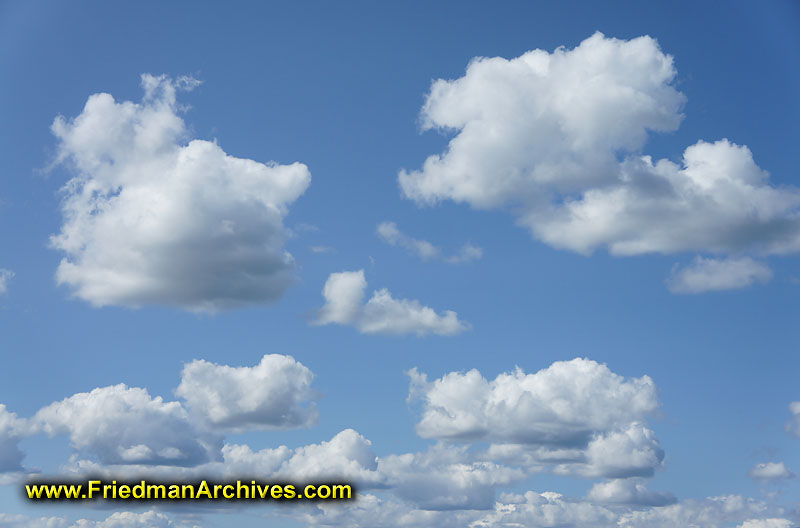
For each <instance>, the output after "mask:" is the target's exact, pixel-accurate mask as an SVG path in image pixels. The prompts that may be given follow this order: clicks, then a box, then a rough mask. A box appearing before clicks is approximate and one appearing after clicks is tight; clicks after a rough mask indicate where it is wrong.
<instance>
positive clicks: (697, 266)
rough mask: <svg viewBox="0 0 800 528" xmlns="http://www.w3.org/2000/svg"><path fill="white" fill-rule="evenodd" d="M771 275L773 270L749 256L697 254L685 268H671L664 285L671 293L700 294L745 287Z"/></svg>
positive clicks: (766, 279) (764, 279) (768, 278)
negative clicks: (709, 256) (704, 256)
mask: <svg viewBox="0 0 800 528" xmlns="http://www.w3.org/2000/svg"><path fill="white" fill-rule="evenodd" d="M771 278H772V271H770V269H769V268H768V267H767V266H766V265H764V264H762V263H761V262H757V261H755V260H753V259H751V258H748V257H743V258H735V259H706V258H702V257H697V258H696V259H695V260H694V262H693V263H692V264H691V265H690V266H688V267H686V268H677V267H676V268H674V269H673V271H672V275H671V276H670V277H669V279H667V286H668V287H669V290H670V291H671V292H673V293H702V292H707V291H719V290H734V289H739V288H746V287H747V286H750V285H751V284H753V283H755V282H762V283H763V282H768V281H769V280H770V279H771Z"/></svg>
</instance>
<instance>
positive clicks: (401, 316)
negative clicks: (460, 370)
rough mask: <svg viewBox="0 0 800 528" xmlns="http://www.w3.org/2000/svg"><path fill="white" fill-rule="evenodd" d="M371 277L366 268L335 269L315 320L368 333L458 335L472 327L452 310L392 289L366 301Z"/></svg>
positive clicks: (376, 293)
mask: <svg viewBox="0 0 800 528" xmlns="http://www.w3.org/2000/svg"><path fill="white" fill-rule="evenodd" d="M366 290H367V280H366V278H365V277H364V270H359V271H343V272H341V273H331V275H330V276H329V277H328V280H327V281H326V282H325V287H324V288H323V290H322V295H323V296H324V297H325V305H324V306H323V307H322V309H321V310H320V312H319V317H318V318H317V319H316V321H315V323H316V324H320V325H326V324H331V323H335V324H341V325H351V326H354V327H356V328H357V329H358V331H359V332H361V333H364V334H395V335H399V334H416V335H418V336H423V335H426V334H436V335H445V336H450V335H455V334H459V333H461V332H463V331H465V330H467V329H468V328H469V325H468V324H467V323H465V322H463V321H461V320H459V319H458V314H457V313H456V312H454V311H451V310H446V311H445V312H444V313H441V314H440V313H436V311H435V310H434V309H433V308H429V307H427V306H423V305H422V304H420V302H419V301H416V300H409V299H395V298H394V297H392V294H391V293H389V290H387V289H386V288H382V289H380V290H376V291H375V292H373V294H372V297H371V298H370V299H369V300H368V301H366V303H365V302H364V298H365V297H366Z"/></svg>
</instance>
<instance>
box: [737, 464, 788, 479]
mask: <svg viewBox="0 0 800 528" xmlns="http://www.w3.org/2000/svg"><path fill="white" fill-rule="evenodd" d="M747 475H748V476H749V477H751V478H754V479H759V480H782V479H790V478H793V477H794V473H792V472H791V471H789V468H787V467H786V465H785V464H784V463H783V462H765V463H763V464H756V465H755V466H753V467H752V468H751V469H750V471H748V472H747Z"/></svg>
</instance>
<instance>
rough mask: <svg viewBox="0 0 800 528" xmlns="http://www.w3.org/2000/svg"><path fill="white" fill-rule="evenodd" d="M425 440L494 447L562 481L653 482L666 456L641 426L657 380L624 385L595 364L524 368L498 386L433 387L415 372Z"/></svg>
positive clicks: (473, 382)
mask: <svg viewBox="0 0 800 528" xmlns="http://www.w3.org/2000/svg"><path fill="white" fill-rule="evenodd" d="M409 375H410V377H411V388H410V392H409V401H411V402H416V401H421V403H422V408H421V413H422V414H421V418H420V420H419V422H418V423H417V425H416V430H417V433H418V434H419V435H420V436H422V437H424V438H439V439H444V440H454V441H464V442H482V441H488V442H492V444H491V446H490V447H489V449H488V451H487V452H486V456H487V457H488V458H489V459H490V460H504V461H506V462H508V463H512V464H522V465H524V466H525V467H526V468H528V469H529V470H532V471H545V470H549V471H552V472H554V473H556V474H561V475H577V476H582V477H606V478H624V477H633V476H651V475H652V474H653V472H654V471H655V469H656V468H658V467H660V466H661V464H662V461H663V459H664V451H663V449H661V446H660V445H659V442H658V439H657V438H656V436H655V433H653V431H651V430H650V429H648V428H647V427H645V425H644V424H643V423H642V422H641V420H643V419H644V418H645V417H646V416H648V415H650V414H653V413H654V412H656V411H657V409H658V398H657V394H656V388H655V385H654V384H653V382H652V380H651V379H650V378H649V377H647V376H643V377H641V378H633V379H625V378H623V377H622V376H619V375H617V374H615V373H613V372H611V370H609V369H608V367H607V366H605V365H601V364H599V363H596V362H594V361H591V360H588V359H574V360H572V361H560V362H555V363H553V364H552V365H551V366H550V367H548V368H546V369H543V370H540V371H539V372H537V373H535V374H525V373H524V372H523V371H522V370H521V369H519V368H518V369H517V370H515V371H514V372H512V373H504V374H500V375H499V376H497V378H495V379H494V380H493V381H489V380H487V379H485V378H484V377H483V376H482V375H481V374H480V373H479V372H478V371H477V370H471V371H469V372H466V373H459V372H452V373H449V374H446V375H445V376H443V377H442V378H440V379H438V380H435V381H433V382H429V381H428V380H427V377H426V376H425V375H424V374H420V373H418V372H417V371H416V369H413V370H411V371H410V372H409Z"/></svg>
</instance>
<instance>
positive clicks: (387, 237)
mask: <svg viewBox="0 0 800 528" xmlns="http://www.w3.org/2000/svg"><path fill="white" fill-rule="evenodd" d="M376 231H377V233H378V236H379V237H380V238H381V240H383V241H384V242H386V243H387V244H389V245H390V246H397V247H401V248H403V249H405V250H406V251H408V252H409V253H411V254H412V255H415V256H417V257H419V258H420V259H422V260H442V261H444V262H449V263H451V264H460V263H462V262H469V261H471V260H477V259H479V258H481V257H483V249H481V248H479V247H477V246H473V245H472V244H471V243H469V242H468V243H466V244H464V245H463V246H462V247H461V249H460V250H459V251H458V253H456V254H454V255H445V254H444V253H443V252H442V250H441V248H439V247H437V246H435V245H433V244H432V243H430V242H428V241H427V240H421V239H417V238H413V237H411V236H409V235H407V234H405V233H403V232H402V231H400V229H399V228H398V227H397V224H396V223H394V222H382V223H380V224H378V227H377V228H376Z"/></svg>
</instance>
